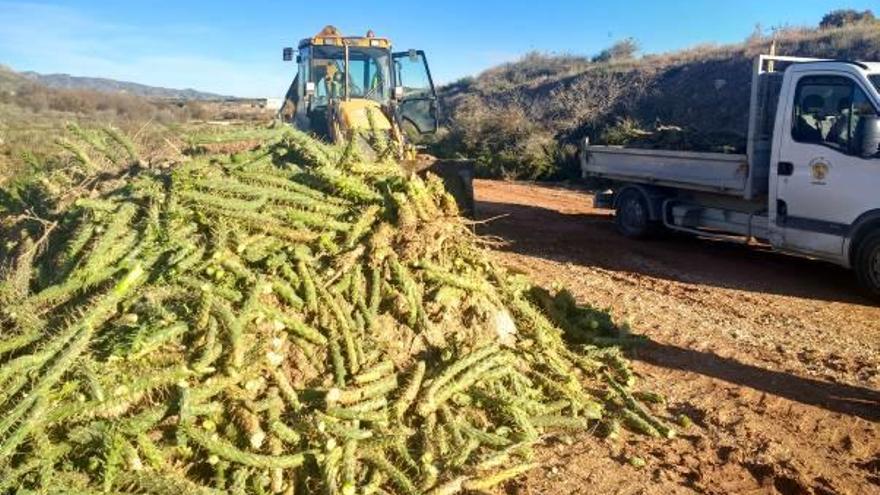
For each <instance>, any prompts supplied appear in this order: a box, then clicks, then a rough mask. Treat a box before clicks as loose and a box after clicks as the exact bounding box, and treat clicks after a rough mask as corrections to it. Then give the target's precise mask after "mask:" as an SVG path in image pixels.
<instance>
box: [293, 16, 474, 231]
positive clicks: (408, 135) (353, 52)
mask: <svg viewBox="0 0 880 495" xmlns="http://www.w3.org/2000/svg"><path fill="white" fill-rule="evenodd" d="M294 55H295V56H294ZM294 59H295V60H296V63H297V66H298V67H297V74H296V77H295V78H294V80H293V84H291V85H290V89H288V91H287V97H286V99H285V102H284V106H283V107H282V108H281V112H280V116H281V118H282V119H283V120H285V121H286V122H289V123H291V124H293V125H294V126H295V127H296V128H298V129H300V130H302V131H305V132H309V133H312V134H315V135H317V136H319V137H321V138H323V139H325V140H327V141H330V142H334V143H341V142H345V141H346V140H347V139H350V138H357V139H358V141H357V144H359V145H361V146H360V148H361V149H363V150H364V152H366V153H370V152H371V147H370V146H369V144H368V143H365V142H364V140H363V139H362V137H363V135H362V134H360V132H361V131H372V132H381V133H384V134H385V135H387V136H388V143H390V144H392V145H393V146H394V148H395V149H396V152H397V153H396V154H397V157H396V158H397V159H398V160H399V161H400V164H401V166H402V167H403V168H404V170H406V171H407V173H418V174H426V173H428V172H431V173H434V174H436V175H438V176H440V177H441V178H442V179H443V182H444V184H445V185H446V189H447V190H448V191H449V192H450V193H451V194H452V196H453V197H455V199H456V201H457V202H458V206H459V209H460V210H461V212H462V213H463V214H465V215H473V212H474V189H473V176H474V164H473V162H471V161H468V160H438V159H436V158H434V157H432V156H429V155H426V154H422V153H419V152H418V148H417V145H418V144H419V143H421V142H424V137H425V136H427V135H431V134H434V133H435V132H436V131H437V93H436V92H435V91H434V82H433V81H432V79H431V71H430V70H429V69H428V62H427V61H426V60H425V53H424V52H422V51H420V50H409V51H406V52H396V53H395V52H393V51H392V50H391V42H390V41H389V40H388V39H387V38H379V37H377V36H375V35H374V34H373V32H372V31H370V32H368V33H367V35H366V36H342V34H341V33H340V32H339V30H338V29H336V28H335V27H333V26H327V27H325V28H324V29H323V30H321V32H320V33H318V34H317V35H315V36H313V37H311V38H306V39H304V40H302V41H300V42H299V47H298V50H297V51H296V53H294V50H293V48H285V49H284V60H286V61H292V60H294Z"/></svg>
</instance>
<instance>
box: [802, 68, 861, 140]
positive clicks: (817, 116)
mask: <svg viewBox="0 0 880 495" xmlns="http://www.w3.org/2000/svg"><path fill="white" fill-rule="evenodd" d="M865 115H876V111H875V110H874V107H873V106H872V105H871V102H870V101H869V100H868V98H867V96H866V95H865V92H864V91H862V89H861V88H860V87H859V86H858V85H856V84H855V82H853V81H852V80H851V79H849V78H846V77H840V76H811V77H804V78H802V79H801V80H800V81H799V82H798V86H797V92H796V94H795V105H794V116H793V129H792V136H793V137H794V139H795V140H796V141H799V142H802V143H813V144H820V145H823V146H828V147H830V148H833V149H836V150H838V151H840V152H842V153H847V154H857V153H856V150H855V143H856V142H857V139H855V136H856V132H858V131H860V130H861V128H860V127H859V122H860V121H861V119H862V117H864V116H865Z"/></svg>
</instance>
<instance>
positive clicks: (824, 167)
mask: <svg viewBox="0 0 880 495" xmlns="http://www.w3.org/2000/svg"><path fill="white" fill-rule="evenodd" d="M830 170H831V164H829V163H828V161H827V160H825V158H822V157H819V158H814V159H813V160H812V161H810V175H812V177H813V182H812V183H813V184H814V185H817V186H824V185H825V178H826V177H828V172H829V171H830Z"/></svg>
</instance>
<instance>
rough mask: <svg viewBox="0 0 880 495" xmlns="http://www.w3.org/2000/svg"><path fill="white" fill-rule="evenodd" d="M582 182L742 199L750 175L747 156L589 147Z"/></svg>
mask: <svg viewBox="0 0 880 495" xmlns="http://www.w3.org/2000/svg"><path fill="white" fill-rule="evenodd" d="M581 165H582V167H581V168H582V172H583V176H584V178H590V177H599V178H603V179H611V180H616V181H625V182H631V183H642V184H651V185H654V186H666V187H676V188H684V189H689V190H694V191H706V192H713V193H719V194H725V195H730V196H743V195H744V194H745V189H746V182H747V179H748V175H749V161H748V157H747V156H746V155H738V154H727V153H703V152H689V151H669V150H655V149H642V148H625V147H622V146H592V145H591V146H588V147H586V154H585V156H584V157H583V162H582V164H581Z"/></svg>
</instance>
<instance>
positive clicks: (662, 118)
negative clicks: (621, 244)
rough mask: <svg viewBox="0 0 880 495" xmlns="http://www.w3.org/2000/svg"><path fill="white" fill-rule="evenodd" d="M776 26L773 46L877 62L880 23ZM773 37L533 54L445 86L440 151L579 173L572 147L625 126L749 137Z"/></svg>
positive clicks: (511, 168) (513, 166)
mask: <svg viewBox="0 0 880 495" xmlns="http://www.w3.org/2000/svg"><path fill="white" fill-rule="evenodd" d="M878 26H880V25H878V24H877V23H876V22H862V23H859V24H856V25H849V26H845V27H839V28H825V29H806V28H799V29H786V30H782V31H779V32H777V33H775V35H774V38H775V39H776V45H777V53H779V54H783V55H802V56H815V57H824V58H848V59H862V60H880V27H878ZM770 43H771V38H770V37H766V36H760V35H756V36H752V37H750V38H749V39H748V40H747V41H745V42H743V43H740V44H735V45H726V46H718V45H704V46H697V47H693V48H691V49H688V50H684V51H679V52H674V53H666V54H660V55H648V56H645V57H641V58H629V59H619V58H618V59H614V58H611V59H610V60H607V57H593V58H592V59H591V58H587V57H578V56H571V55H564V56H555V55H543V54H539V53H531V54H528V55H526V56H524V57H523V58H522V59H520V60H519V61H516V62H513V63H508V64H504V65H501V66H498V67H495V68H493V69H490V70H487V71H486V72H484V73H482V74H480V75H479V76H477V77H475V78H468V79H464V80H461V81H458V82H456V83H453V84H451V85H449V86H447V87H445V88H443V89H442V91H441V93H442V99H443V102H444V108H445V109H446V115H447V119H448V122H447V126H448V128H449V132H448V134H447V135H445V136H444V137H442V138H441V139H440V141H439V142H438V143H437V145H436V149H435V151H436V152H437V153H439V154H462V155H466V156H471V157H474V158H476V159H477V160H478V161H479V162H480V165H481V167H480V168H481V171H482V172H483V173H484V174H486V175H494V176H510V177H519V178H565V177H574V176H576V175H577V173H576V164H575V163H574V160H573V156H574V149H575V148H574V146H573V144H572V143H574V142H576V140H577V139H579V138H581V137H583V136H590V137H591V139H592V140H593V141H594V142H597V141H598V142H606V141H614V140H615V138H617V137H619V135H620V134H621V132H623V133H626V132H629V131H632V130H635V129H646V130H648V131H650V130H653V129H656V128H658V127H668V126H679V127H682V128H683V129H682V131H681V132H680V134H683V135H687V134H689V133H691V134H693V133H694V132H695V131H696V130H699V133H700V134H702V135H704V136H705V135H708V136H709V141H711V142H713V143H721V142H725V141H727V142H730V143H731V146H732V147H736V146H737V145H738V143H739V142H741V141H742V140H743V139H744V136H745V133H746V129H747V123H748V99H749V85H750V75H751V64H752V60H753V58H754V57H755V56H756V55H758V54H760V53H766V52H767V51H768V50H769V48H770Z"/></svg>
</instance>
